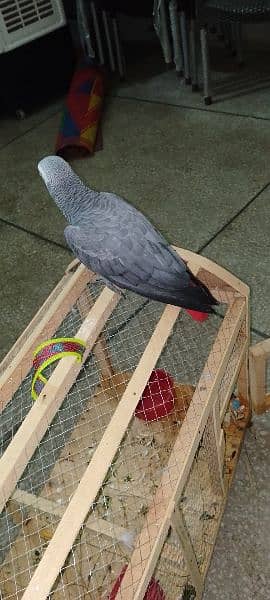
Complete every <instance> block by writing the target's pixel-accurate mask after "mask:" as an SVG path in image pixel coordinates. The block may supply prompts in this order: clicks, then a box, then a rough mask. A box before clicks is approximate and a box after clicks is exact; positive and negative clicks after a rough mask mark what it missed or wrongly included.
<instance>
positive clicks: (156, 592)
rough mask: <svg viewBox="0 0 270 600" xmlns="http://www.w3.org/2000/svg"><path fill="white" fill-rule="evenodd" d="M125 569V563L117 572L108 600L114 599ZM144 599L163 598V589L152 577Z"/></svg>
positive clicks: (160, 599)
mask: <svg viewBox="0 0 270 600" xmlns="http://www.w3.org/2000/svg"><path fill="white" fill-rule="evenodd" d="M126 570H127V565H124V567H123V568H122V571H121V573H119V575H118V577H117V579H116V580H115V582H114V585H113V589H112V591H111V593H110V595H109V596H108V600H115V598H116V596H117V593H118V591H119V588H120V585H121V581H122V579H123V577H124V575H125V572H126ZM144 600H165V594H164V592H163V589H162V588H161V587H160V585H159V583H158V582H157V581H156V580H155V579H153V578H152V579H151V581H150V583H149V585H148V588H147V590H146V592H145V595H144Z"/></svg>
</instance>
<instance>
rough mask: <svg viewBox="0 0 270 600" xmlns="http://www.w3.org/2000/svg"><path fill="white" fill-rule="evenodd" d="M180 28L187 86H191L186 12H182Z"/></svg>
mask: <svg viewBox="0 0 270 600" xmlns="http://www.w3.org/2000/svg"><path fill="white" fill-rule="evenodd" d="M180 27H181V36H182V44H183V57H184V77H185V82H186V84H187V85H189V84H191V77H190V65H189V51H188V32H187V20H186V15H185V13H184V11H181V12H180Z"/></svg>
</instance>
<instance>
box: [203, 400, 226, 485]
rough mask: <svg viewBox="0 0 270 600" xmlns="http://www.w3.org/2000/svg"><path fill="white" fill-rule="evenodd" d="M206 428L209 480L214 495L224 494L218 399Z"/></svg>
mask: <svg viewBox="0 0 270 600" xmlns="http://www.w3.org/2000/svg"><path fill="white" fill-rule="evenodd" d="M207 428H208V444H209V443H210V448H209V452H208V456H209V475H210V480H211V482H212V486H213V491H214V493H215V494H220V493H222V494H224V493H225V487H224V479H223V457H222V454H221V451H220V434H221V422H220V413H219V402H218V397H217V400H216V401H215V402H214V406H213V408H212V410H211V412H210V415H209V417H208V422H207Z"/></svg>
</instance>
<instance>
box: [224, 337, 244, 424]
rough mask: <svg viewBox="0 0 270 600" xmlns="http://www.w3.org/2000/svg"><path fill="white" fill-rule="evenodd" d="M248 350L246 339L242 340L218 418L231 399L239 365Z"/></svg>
mask: <svg viewBox="0 0 270 600" xmlns="http://www.w3.org/2000/svg"><path fill="white" fill-rule="evenodd" d="M247 352H248V340H245V341H244V342H243V346H242V349H241V352H240V354H239V357H238V360H237V363H236V365H235V368H234V372H233V373H232V377H231V381H230V382H227V388H226V393H225V395H224V396H223V399H222V402H221V401H220V420H221V421H223V418H224V415H225V413H226V410H227V407H228V404H229V401H230V399H231V395H232V393H233V390H234V388H235V384H236V381H237V377H238V376H239V372H240V369H241V365H242V364H243V360H244V358H245V355H246V353H247Z"/></svg>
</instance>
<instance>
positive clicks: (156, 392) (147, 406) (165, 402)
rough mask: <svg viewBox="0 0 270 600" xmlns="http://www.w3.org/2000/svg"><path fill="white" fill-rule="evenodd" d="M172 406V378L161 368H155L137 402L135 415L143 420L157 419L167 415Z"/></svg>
mask: <svg viewBox="0 0 270 600" xmlns="http://www.w3.org/2000/svg"><path fill="white" fill-rule="evenodd" d="M173 408H174V386H173V379H172V377H171V376H170V375H169V374H168V373H166V371H163V369H155V370H154V371H152V374H151V376H150V379H149V381H148V384H147V386H146V387H145V389H144V392H143V394H142V397H141V399H140V401H139V403H138V404H137V407H136V410H135V415H136V417H138V419H142V420H143V421H158V419H162V418H163V417H167V415H169V414H170V413H171V412H172V411H173Z"/></svg>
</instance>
